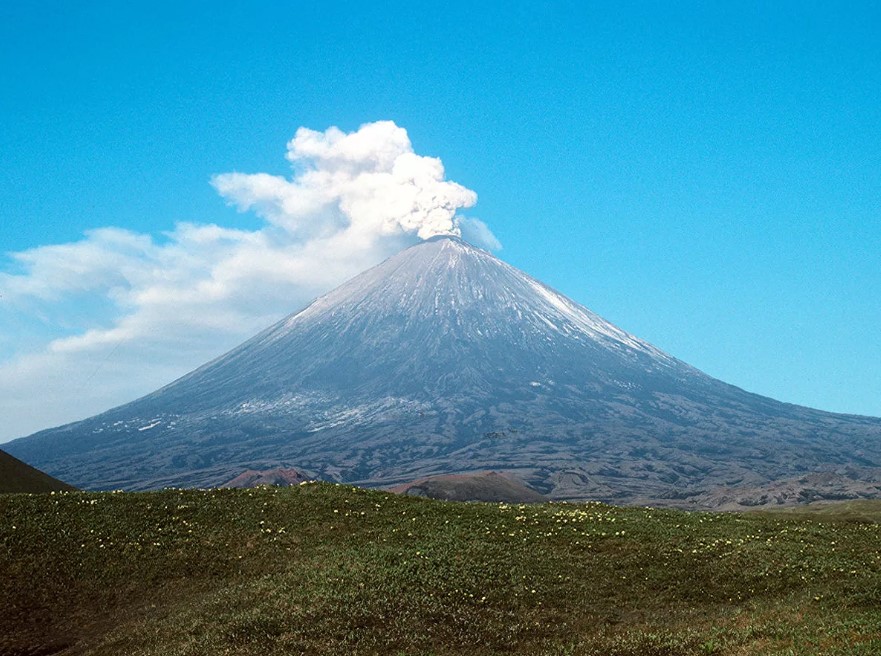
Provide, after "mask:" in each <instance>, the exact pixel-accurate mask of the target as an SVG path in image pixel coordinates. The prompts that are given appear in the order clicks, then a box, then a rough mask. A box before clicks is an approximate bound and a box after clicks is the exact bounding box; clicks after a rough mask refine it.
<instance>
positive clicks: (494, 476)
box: [391, 472, 548, 503]
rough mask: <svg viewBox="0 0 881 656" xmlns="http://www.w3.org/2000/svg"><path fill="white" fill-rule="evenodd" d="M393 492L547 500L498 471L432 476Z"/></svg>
mask: <svg viewBox="0 0 881 656" xmlns="http://www.w3.org/2000/svg"><path fill="white" fill-rule="evenodd" d="M391 491H392V492H395V493H397V494H407V495H409V496H414V497H428V498H429V499H441V500H443V501H491V502H503V503H541V502H543V501H547V500H548V498H547V497H546V496H544V495H543V494H539V493H538V492H536V491H535V490H533V489H532V488H531V487H527V486H526V485H525V484H524V483H522V482H521V481H519V480H517V479H516V478H513V477H512V476H507V475H505V474H499V473H497V472H477V473H467V474H447V475H443V476H430V477H426V478H420V479H417V480H415V481H413V482H411V483H404V484H403V485H397V486H395V487H393V488H391Z"/></svg>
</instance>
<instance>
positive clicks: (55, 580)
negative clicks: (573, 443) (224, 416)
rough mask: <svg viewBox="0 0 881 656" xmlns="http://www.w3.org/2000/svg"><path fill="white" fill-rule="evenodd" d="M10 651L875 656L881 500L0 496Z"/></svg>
mask: <svg viewBox="0 0 881 656" xmlns="http://www.w3.org/2000/svg"><path fill="white" fill-rule="evenodd" d="M0 517H2V525H0V581H2V588H0V609H2V612H0V655H5V656H11V655H15V656H25V655H28V656H42V655H48V654H95V655H98V654H100V655H108V656H109V655H113V656H118V655H120V654H126V655H144V656H147V655H151V656H153V655H155V656H160V655H161V656H184V655H188V656H189V655H193V656H195V655H206V654H212V655H213V654H241V655H245V654H249V655H250V654H260V655H266V656H272V655H280V654H347V655H348V654H354V655H357V654H437V655H451V654H476V655H483V654H559V655H564V654H572V655H576V654H577V655H596V656H625V655H626V656H643V655H644V656H649V655H651V656H667V655H669V656H673V655H680V654H682V655H691V654H694V655H711V654H732V655H733V654H738V655H741V654H743V655H747V654H841V655H855V654H856V655H858V654H866V655H868V654H878V653H881V528H879V526H881V525H879V523H877V521H876V520H877V519H878V518H881V504H874V503H871V502H870V503H867V504H866V503H864V504H859V507H857V508H853V507H852V506H851V507H842V509H841V511H840V512H835V511H834V510H830V509H829V508H826V509H824V510H822V511H816V512H808V511H805V512H800V513H750V514H734V513H686V512H681V511H673V510H653V509H646V508H617V507H611V506H606V505H603V504H598V503H586V504H566V503H552V504H541V505H531V506H521V505H505V504H472V503H468V504H466V503H453V502H439V501H431V500H427V499H420V498H413V497H402V496H395V495H392V494H389V493H385V492H378V491H368V490H362V489H357V488H352V487H346V486H338V485H332V484H327V483H310V484H305V485H301V486H299V487H293V488H260V489H254V490H205V491H199V490H166V491H162V492H152V493H81V492H63V493H54V494H40V495H25V494H12V495H2V496H0Z"/></svg>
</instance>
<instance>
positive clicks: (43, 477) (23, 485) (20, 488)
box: [0, 451, 75, 494]
mask: <svg viewBox="0 0 881 656" xmlns="http://www.w3.org/2000/svg"><path fill="white" fill-rule="evenodd" d="M74 489H75V488H74V487H73V486H72V485H68V484H67V483H63V482H62V481H59V480H58V479H57V478H52V477H51V476H49V474H46V473H43V472H41V471H40V470H39V469H34V468H33V467H31V466H30V465H28V464H26V463H24V462H22V461H21V460H19V459H18V458H13V457H12V456H11V455H9V454H8V453H6V452H5V451H0V494H2V493H7V492H13V493H14V492H51V491H53V490H57V491H61V490H74Z"/></svg>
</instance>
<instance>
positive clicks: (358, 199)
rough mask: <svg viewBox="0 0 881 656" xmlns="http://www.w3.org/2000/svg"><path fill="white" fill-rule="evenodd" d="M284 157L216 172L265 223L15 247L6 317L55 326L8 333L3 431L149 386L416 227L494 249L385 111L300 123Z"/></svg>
mask: <svg viewBox="0 0 881 656" xmlns="http://www.w3.org/2000/svg"><path fill="white" fill-rule="evenodd" d="M287 158H288V160H289V161H290V162H291V163H292V165H293V167H294V171H293V174H292V176H291V177H290V178H285V177H280V176H273V175H268V174H265V173H256V174H245V173H225V174H221V175H217V176H215V177H214V178H213V179H212V184H213V185H214V186H215V188H216V189H217V190H218V191H219V192H220V194H221V195H222V196H223V197H224V198H226V199H227V201H228V202H230V203H232V204H234V205H235V206H236V207H237V208H238V209H240V210H241V211H247V210H251V211H254V212H255V213H256V214H257V215H258V216H260V217H261V218H263V219H264V220H265V224H264V225H263V226H262V227H260V228H259V229H256V230H250V231H248V230H234V229H230V228H225V227H222V226H218V225H213V224H192V223H182V224H179V225H177V226H176V227H175V229H174V230H173V231H171V232H169V233H166V234H164V235H162V236H161V237H159V238H154V237H153V236H151V235H146V234H139V233H135V232H132V231H129V230H124V229H120V228H99V229H96V230H91V231H89V232H87V233H86V234H85V236H84V238H83V239H82V240H80V241H77V242H72V243H67V244H58V245H50V246H40V247H37V248H33V249H30V250H27V251H23V252H18V253H13V254H11V255H10V258H11V261H12V263H13V264H14V265H15V267H16V269H17V272H15V273H0V294H2V297H3V298H2V301H3V302H2V303H0V325H2V324H3V323H6V322H8V323H9V325H10V326H11V325H13V324H15V325H16V326H17V328H18V332H17V333H16V334H22V335H23V334H25V332H28V331H26V330H24V329H23V328H22V327H21V324H22V322H27V321H30V322H32V323H33V325H34V328H35V330H34V331H31V332H32V333H39V334H48V335H50V336H51V338H49V339H46V340H45V341H44V343H42V345H41V346H40V347H39V348H37V349H34V348H33V346H32V345H29V348H27V347H25V346H24V343H23V342H21V345H22V346H21V349H16V344H15V343H14V340H13V343H12V344H9V343H7V342H8V341H9V340H5V341H4V342H3V344H2V346H3V348H4V351H5V352H10V353H12V355H11V356H10V357H8V358H7V359H6V360H5V361H2V362H0V399H2V401H0V415H2V416H3V417H4V422H3V425H2V426H0V440H3V439H9V438H12V437H17V436H19V435H23V434H26V433H29V432H31V431H33V430H37V429H39V428H44V427H47V426H51V425H57V424H59V423H63V422H66V421H72V420H75V419H78V418H83V417H86V416H89V415H92V414H95V413H96V412H99V411H101V410H104V409H107V408H109V407H112V406H114V405H117V404H119V403H123V402H126V401H129V400H132V399H134V398H135V397H136V396H138V395H140V394H144V393H147V392H150V391H152V390H153V389H155V388H157V387H159V386H160V385H163V384H165V383H168V382H170V381H171V380H172V379H173V378H175V377H177V376H179V375H182V374H184V373H186V372H187V371H189V370H191V369H193V368H194V367H196V366H198V365H199V364H202V363H203V362H205V361H207V360H208V359H210V358H212V357H214V356H216V355H219V354H220V353H221V352H223V351H224V350H226V349H228V348H231V347H232V346H234V345H235V344H236V343H238V342H239V341H241V340H242V339H245V338H247V337H249V336H251V335H252V334H254V333H255V332H257V331H258V330H260V329H262V328H264V327H266V326H267V325H269V324H270V323H271V322H273V321H275V320H277V319H279V318H281V317H282V316H283V315H285V314H287V313H288V312H291V311H293V310H296V309H297V308H299V307H302V306H303V305H305V304H306V303H307V302H308V301H309V300H311V299H312V298H314V297H315V296H316V295H318V294H320V293H323V292H325V291H327V290H329V289H331V288H333V287H334V286H336V285H338V284H340V283H342V282H343V281H344V280H346V279H348V278H349V277H351V276H353V275H355V274H357V273H358V272H360V271H362V270H364V269H366V268H368V267H370V266H372V265H374V264H376V263H378V262H380V261H381V260H383V259H384V258H386V257H388V256H390V255H392V254H393V253H395V252H397V251H398V250H400V249H401V248H403V247H405V246H407V245H409V244H411V243H414V242H415V241H417V240H418V238H423V239H425V238H428V237H431V236H433V235H437V234H456V235H460V234H461V235H463V236H464V237H465V238H466V239H469V240H473V241H475V243H478V245H481V246H483V247H485V248H487V247H488V248H491V249H495V248H498V247H499V244H498V241H497V240H496V239H495V237H494V236H493V235H492V233H491V232H490V231H489V229H488V228H487V227H486V225H485V224H483V223H482V222H480V221H478V220H476V219H464V218H462V217H459V216H457V211H458V210H459V209H461V208H467V207H471V206H473V205H474V203H475V202H476V201H477V195H476V194H475V193H474V192H473V191H471V190H469V189H466V188H465V187H463V186H461V185H459V184H456V183H455V182H451V181H448V180H445V179H444V168H443V165H442V163H441V161H440V160H439V159H436V158H433V157H424V156H421V155H417V154H416V153H414V152H413V148H412V146H411V144H410V140H409V137H408V136H407V132H406V130H404V129H403V128H400V127H398V126H397V125H395V124H394V123H392V122H390V121H381V122H377V123H370V124H366V125H364V126H362V127H361V128H359V129H358V130H357V131H355V132H351V133H345V132H343V131H341V130H339V129H337V128H330V129H328V130H326V131H324V132H317V131H314V130H308V129H305V128H300V129H299V130H297V133H296V135H295V137H294V138H293V139H292V140H291V141H290V143H289V144H288V149H287ZM73 308H76V309H75V310H74V311H72V309H73ZM85 308H88V309H89V311H86V310H85ZM37 328H39V330H37Z"/></svg>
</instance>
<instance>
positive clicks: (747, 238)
mask: <svg viewBox="0 0 881 656" xmlns="http://www.w3.org/2000/svg"><path fill="white" fill-rule="evenodd" d="M131 4H132V5H134V6H131V7H123V6H121V5H120V3H115V2H113V3H112V2H88V3H48V4H47V3H27V2H25V3H3V4H2V5H0V89H2V93H0V152H2V154H3V172H4V175H3V176H0V251H2V252H3V253H4V254H5V255H4V256H3V257H2V259H0V272H3V276H2V277H0V293H2V294H3V297H2V298H0V416H2V417H4V421H3V422H2V423H3V426H2V427H0V440H3V439H9V438H13V437H17V436H19V435H22V434H25V433H26V432H30V431H32V430H36V429H38V428H42V427H47V426H50V425H55V424H58V423H61V422H64V421H69V420H73V419H77V418H81V417H84V416H87V415H89V414H93V413H95V412H98V411H100V410H103V409H106V408H108V407H110V406H112V405H116V404H118V403H121V402H124V401H127V400H130V399H131V398H134V397H135V396H137V395H140V394H143V393H146V392H149V391H151V390H152V389H154V388H156V387H158V386H159V385H161V384H163V383H166V382H169V381H170V380H171V379H173V378H174V377H176V376H178V375H181V374H183V373H185V372H186V371H188V370H189V369H191V368H192V367H194V366H196V365H198V364H200V363H201V362H203V361H204V360H206V359H209V358H210V357H213V356H214V355H217V354H219V353H220V352H222V351H223V350H225V349H227V348H229V347H231V346H233V345H235V344H236V343H237V342H238V341H240V340H241V339H242V338H244V337H247V336H248V334H249V333H250V332H253V331H254V330H256V329H258V328H259V327H261V326H262V325H264V324H265V323H266V322H269V321H271V320H273V319H275V318H279V317H281V316H282V315H284V314H286V313H288V312H290V311H293V310H295V309H297V308H298V307H300V306H302V305H303V304H304V303H305V302H307V301H308V299H309V298H311V296H313V295H314V294H317V293H320V292H321V291H324V289H325V287H327V286H329V285H330V286H332V285H333V284H336V282H337V281H338V279H339V278H342V277H344V276H346V275H349V274H350V273H352V272H354V271H355V270H356V269H357V268H358V267H360V266H367V265H369V264H370V263H372V262H373V261H374V260H376V259H377V258H380V257H382V256H385V255H386V254H388V253H390V252H391V251H393V250H394V249H395V248H400V247H401V246H402V245H404V244H405V243H407V241H408V239H413V238H415V237H413V234H415V233H413V231H410V232H407V229H405V228H401V229H400V230H399V234H396V235H394V238H387V236H386V237H383V238H382V239H378V238H375V235H373V236H370V235H368V236H365V237H363V240H362V241H361V242H357V243H356V242H355V240H354V237H353V238H351V239H349V241H347V242H346V246H345V247H344V248H342V249H341V250H338V251H334V250H332V249H331V250H328V249H327V248H326V249H325V250H320V249H316V248H313V246H314V245H313V244H312V242H309V241H308V239H307V238H305V237H301V236H296V235H295V236H293V237H292V236H291V234H287V233H286V235H285V237H284V240H282V241H276V242H273V244H274V245H275V247H277V248H278V249H281V248H282V246H283V245H284V244H287V245H288V246H289V247H290V248H291V249H293V250H295V251H297V252H298V253H299V252H301V251H303V252H305V250H309V249H312V251H314V252H312V258H313V259H311V260H302V259H300V260H294V259H290V258H289V259H285V260H284V262H283V264H282V265H280V266H282V268H283V269H284V272H285V274H286V275H289V276H290V277H293V278H296V280H283V279H282V276H280V275H273V274H268V273H266V272H265V271H263V274H261V275H263V276H264V277H262V278H261V277H260V276H258V275H257V273H255V271H256V269H255V270H253V271H252V270H250V269H249V270H248V271H247V272H245V273H247V275H245V274H244V273H242V271H234V272H233V274H230V273H229V269H230V267H233V268H234V267H235V266H242V267H252V268H253V267H255V266H257V265H256V264H255V263H254V262H253V260H247V259H246V258H243V257H241V254H240V253H239V251H235V253H233V254H232V255H231V254H230V253H231V252H232V251H230V250H229V248H227V246H228V245H229V243H232V242H235V243H236V244H238V245H239V246H241V244H242V243H248V244H250V247H251V248H252V249H256V248H258V246H259V244H258V245H256V246H255V244H257V242H258V241H259V240H257V241H255V239H256V237H255V235H259V236H260V238H261V239H263V238H266V239H269V238H270V237H271V236H272V235H273V234H277V233H278V230H279V228H278V222H276V223H275V224H273V219H272V218H271V217H269V214H271V212H272V210H271V209H267V206H266V204H265V202H264V204H262V205H261V204H260V202H257V201H254V202H252V203H251V204H250V205H248V202H245V200H247V199H244V198H243V196H242V194H244V193H246V192H245V191H242V189H241V188H237V190H232V191H230V190H229V189H227V190H226V192H225V193H223V190H222V189H219V188H218V184H217V178H214V177H213V176H216V175H218V174H224V173H231V172H241V173H247V174H257V173H265V174H270V175H272V176H282V177H286V178H287V179H288V180H291V179H293V178H292V177H291V176H296V175H297V171H296V170H295V171H294V172H292V170H291V163H290V162H289V161H287V160H286V159H285V155H286V153H287V152H289V149H288V146H287V144H288V142H289V141H290V140H291V139H292V138H293V137H294V135H295V133H296V132H297V130H298V128H300V127H306V128H311V129H312V130H315V131H317V132H318V133H320V134H322V135H323V134H325V132H324V131H325V130H327V129H328V128H330V127H331V126H337V127H339V128H340V130H341V131H343V132H344V133H355V132H356V131H357V130H358V129H359V127H360V126H362V125H364V124H370V123H374V122H377V121H393V122H394V123H395V124H396V125H397V126H399V127H400V128H403V129H405V130H406V133H407V135H408V138H409V143H410V145H409V146H407V145H406V144H405V145H404V146H402V147H403V148H404V149H405V150H406V149H407V148H408V147H409V148H411V149H412V151H413V153H415V154H418V155H419V156H428V157H435V158H439V159H440V160H442V162H443V166H444V169H445V176H446V177H445V178H444V180H445V181H449V182H450V184H452V182H455V183H458V185H461V186H463V187H464V188H466V189H467V190H473V191H474V192H476V194H477V196H478V199H479V200H478V201H477V204H476V205H473V206H469V205H470V204H469V203H465V202H464V201H463V202H462V203H460V205H459V206H458V207H459V214H460V215H463V216H465V217H469V218H470V219H472V220H473V219H479V220H480V221H482V222H483V223H485V224H486V226H488V228H489V230H491V231H492V233H493V234H494V235H495V237H496V238H497V239H498V240H499V242H501V244H502V246H503V248H502V249H501V250H500V251H498V254H499V256H500V257H502V258H503V259H505V260H506V261H508V262H510V263H511V264H513V265H515V266H517V267H519V268H521V269H523V270H525V271H527V272H528V273H530V274H531V275H533V276H535V277H536V278H538V279H540V280H542V281H544V282H546V283H547V284H549V285H551V286H553V287H555V288H556V289H558V290H560V291H562V292H563V293H565V294H567V295H568V296H570V297H572V298H573V299H575V300H577V301H579V302H581V303H583V304H585V305H587V306H588V307H590V308H591V309H593V310H594V311H596V312H598V313H600V314H601V315H603V316H604V317H606V318H607V319H609V320H611V321H613V322H614V323H616V324H618V325H619V326H621V327H622V328H624V329H625V330H628V331H629V332H632V333H634V334H636V335H638V336H640V337H642V338H644V339H647V340H648V341H650V342H652V343H654V344H655V345H657V346H659V347H660V348H662V349H664V350H666V351H668V352H669V353H671V354H673V355H675V356H676V357H679V358H680V359H683V360H685V361H687V362H689V363H690V364H693V365H694V366H697V367H698V368H700V369H703V370H704V371H706V372H707V373H709V374H711V375H714V376H716V377H718V378H721V379H723V380H725V381H727V382H730V383H733V384H735V385H738V386H740V387H744V388H745V389H748V390H750V391H754V392H758V393H761V394H765V395H768V396H772V397H775V398H779V399H781V400H785V401H790V402H794V403H800V404H805V405H810V406H813V407H818V408H822V409H827V410H834V411H842V412H854V413H861V414H872V415H879V416H881V367H879V364H881V331H879V330H878V326H879V325H881V303H879V298H881V267H879V260H881V257H879V254H881V103H879V102H878V89H879V88H881V7H879V6H878V5H877V3H868V2H866V3H851V2H845V3H834V4H833V3H811V2H778V3H749V2H730V3H705V2H700V3H699V2H694V3H691V2H674V3H667V2H634V3H627V2H620V3H618V2H616V3H587V2H558V3H518V2H504V3H501V2H499V3H492V2H488V3H458V2H445V3H432V4H429V3H414V2H389V3H382V5H377V4H375V3H341V2H322V3H299V2H258V3H223V2H213V3H201V2H180V1H178V2H174V3H166V2H151V3H143V4H136V3H131ZM474 5H480V6H474ZM769 5H770V6H769ZM388 134H391V133H388ZM296 161H298V162H300V163H301V164H302V161H303V160H296ZM309 161H311V160H309ZM419 161H420V162H422V164H426V163H427V162H428V160H419ZM422 164H420V165H422ZM426 165H427V164H426ZM212 180H213V181H214V184H212ZM248 180H251V181H253V180H254V179H253V178H249V179H248ZM431 184H446V182H440V181H438V180H434V181H433V182H431ZM444 189H446V190H449V189H451V187H444ZM246 191H247V190H246ZM251 191H253V189H252V190H251ZM249 193H250V192H249ZM279 193H281V192H279ZM284 193H287V192H284ZM451 193H452V192H451ZM251 200H254V199H253V198H252V199H251ZM276 200H277V198H276ZM263 201H265V199H263ZM263 201H261V202H263ZM245 206H247V207H249V208H250V209H249V210H247V211H239V209H237V208H242V207H245ZM268 213H269V214H268ZM268 217H269V218H268ZM182 223H184V224H188V225H191V226H195V227H194V228H193V229H192V230H190V231H189V232H186V231H185V234H184V232H181V229H180V228H179V227H178V228H176V226H179V224H182ZM212 225H213V226H217V227H218V228H217V229H218V230H220V229H224V230H228V231H230V232H228V233H219V232H217V231H215V232H214V233H212V236H211V237H210V238H209V237H207V236H206V235H207V234H208V232H206V228H205V227H206V226H212ZM402 225H403V224H402ZM111 227H112V228H116V229H118V230H117V231H115V232H114V231H108V230H107V229H108V228H111ZM273 231H275V232H273ZM211 240H213V241H211ZM298 240H299V241H298ZM304 240H305V241H304ZM208 241H210V242H211V243H210V247H209V246H205V244H206V243H208ZM221 242H222V243H221ZM260 243H262V242H260ZM193 244H197V246H193ZM50 246H55V247H57V248H56V249H55V250H53V249H51V248H49V247H50ZM298 249H299V250H298ZM346 249H349V250H346ZM310 252H311V251H310ZM23 253H24V254H26V255H24V256H22V254H23ZM72 254H73V255H72ZM292 257H293V256H292ZM212 258H221V259H222V258H227V259H226V260H224V267H225V268H224V271H227V274H228V276H227V277H226V278H224V277H222V276H221V277H219V276H218V275H217V274H216V271H217V262H218V260H214V259H212ZM334 258H336V260H338V261H334ZM172 261H173V264H170V263H169V262H172ZM280 261H281V260H280ZM96 262H97V263H98V264H96ZM236 263H238V264H236ZM316 263H318V264H316ZM263 264H265V263H263ZM298 267H299V268H298ZM309 267H312V269H310V268H309ZM316 267H317V268H318V269H320V270H321V272H322V273H327V275H325V276H324V277H322V276H318V275H316V274H315V272H314V271H313V269H315V268H316ZM264 268H266V267H264ZM146 269H150V271H146ZM163 272H164V273H167V276H168V277H170V278H174V282H175V284H176V285H178V287H175V288H174V289H175V290H177V291H175V292H174V293H175V294H178V295H177V296H173V295H169V296H167V297H165V298H163V299H162V301H163V303H164V305H162V307H163V308H164V310H163V312H165V313H164V314H163V312H160V311H159V310H157V309H156V308H157V307H158V306H157V305H151V304H150V303H152V300H150V299H154V297H155V295H156V294H158V293H159V292H158V291H157V289H159V287H157V285H156V279H157V276H158V275H159V274H160V273H163ZM206 272H208V273H206ZM148 274H149V275H148ZM188 275H192V276H193V279H194V280H197V279H198V280H202V281H203V282H204V281H205V280H209V281H210V282H211V283H213V284H214V287H210V286H209V287H210V293H213V294H215V295H214V296H213V297H212V299H213V301H212V303H213V305H206V306H204V307H203V308H202V309H200V310H198V311H195V310H194V311H193V314H194V315H196V314H198V315H199V316H198V317H188V318H187V321H183V322H182V321H181V319H180V316H177V314H179V313H175V312H173V311H169V308H170V307H172V308H173V301H174V299H175V298H178V299H179V300H180V302H181V303H186V302H188V301H187V300H186V299H185V298H184V296H183V295H181V294H180V290H181V289H185V288H186V287H187V285H189V284H190V283H191V281H189V280H188V279H187V277H186V276H188ZM230 276H232V278H235V279H236V280H239V278H241V279H242V280H244V282H242V281H241V280H239V283H240V289H239V290H238V292H230V291H229V290H228V289H226V288H223V289H219V288H218V287H219V286H222V284H226V283H225V282H224V281H228V280H230V279H232V278H230ZM236 276H238V277H236ZM249 276H250V277H249ZM146 278H149V280H150V281H151V282H149V283H147V282H144V280H145V279H146ZM279 281H281V282H279ZM239 283H237V284H239ZM248 285H251V286H252V287H251V289H252V290H253V293H247V292H248ZM191 286H192V285H191ZM209 287H206V289H209ZM169 288H170V287H168V286H162V287H161V289H162V290H165V291H168V289H169ZM242 290H245V291H242ZM169 294H170V292H169ZM145 299H147V300H145ZM148 315H149V316H148ZM144 317H148V318H149V321H148V320H147V319H145V318H144ZM197 319H198V320H197ZM209 319H210V320H209ZM163 322H168V323H167V324H166V323H163ZM175 322H177V323H175ZM135 325H137V326H139V328H137V329H136V328H135V327H134V326H135ZM166 325H167V326H168V330H167V335H166V337H167V338H166V339H156V338H155V336H156V334H157V333H159V332H162V330H163V326H166ZM139 330H140V331H141V332H140V333H139V332H138V331H139ZM148 337H149V338H148ZM46 397H49V398H50V399H51V403H49V404H47V402H46ZM47 406H48V407H47Z"/></svg>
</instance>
